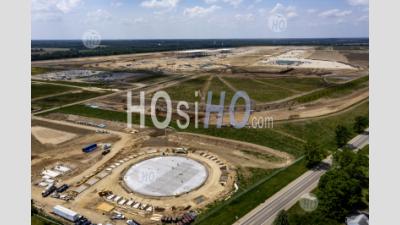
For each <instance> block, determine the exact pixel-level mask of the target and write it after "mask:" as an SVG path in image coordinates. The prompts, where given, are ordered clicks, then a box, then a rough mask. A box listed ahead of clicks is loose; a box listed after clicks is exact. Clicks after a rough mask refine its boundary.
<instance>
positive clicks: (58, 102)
mask: <svg viewBox="0 0 400 225" xmlns="http://www.w3.org/2000/svg"><path fill="white" fill-rule="evenodd" d="M106 93H108V92H92V91H82V92H80V93H69V94H65V95H59V96H54V97H49V98H44V99H40V100H37V101H34V102H32V107H33V108H38V107H40V108H41V109H42V110H43V109H49V108H53V107H58V106H62V105H65V104H69V103H73V102H78V101H82V100H85V99H89V98H94V97H97V96H100V95H104V94H106Z"/></svg>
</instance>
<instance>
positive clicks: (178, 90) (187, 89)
mask: <svg viewBox="0 0 400 225" xmlns="http://www.w3.org/2000/svg"><path fill="white" fill-rule="evenodd" d="M207 79H208V76H206V77H199V78H195V79H192V80H188V81H185V82H182V83H180V84H178V85H177V86H173V87H169V88H166V89H164V91H166V92H167V93H168V94H169V96H170V97H171V99H172V100H175V101H181V100H183V101H187V102H195V101H199V100H200V97H197V98H196V97H195V95H194V94H195V92H196V91H199V92H202V91H203V86H204V84H205V82H206V80H207Z"/></svg>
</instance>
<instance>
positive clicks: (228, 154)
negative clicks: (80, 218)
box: [32, 114, 293, 224]
mask: <svg viewBox="0 0 400 225" xmlns="http://www.w3.org/2000/svg"><path fill="white" fill-rule="evenodd" d="M53 118H56V119H57V120H52V119H48V118H38V117H34V118H33V120H32V124H33V126H39V125H40V126H41V127H46V128H48V129H52V130H57V131H60V132H64V131H68V132H70V133H73V134H75V135H77V137H75V138H73V139H70V140H68V141H65V142H63V143H61V144H56V145H55V144H53V145H50V144H45V145H44V144H41V143H39V142H38V141H37V140H36V141H37V142H38V143H36V144H37V145H35V146H33V149H32V152H33V155H35V157H33V159H32V182H33V183H32V198H33V199H34V201H35V202H36V203H37V205H38V206H39V207H40V208H43V209H44V210H45V211H47V212H50V211H51V208H52V207H53V206H54V205H57V204H61V205H64V206H66V207H68V208H71V209H73V210H75V211H77V212H79V213H81V214H83V215H85V216H86V217H88V218H90V219H92V220H94V221H95V222H102V223H104V222H107V221H110V217H109V216H110V214H109V213H105V212H103V211H100V210H99V209H97V206H98V205H99V204H101V203H102V202H105V201H106V200H105V199H104V198H101V197H99V195H98V192H99V191H101V190H110V191H112V192H113V193H115V194H118V195H121V196H123V197H125V198H131V199H135V200H136V201H139V202H141V203H145V204H151V205H152V206H157V207H160V208H164V211H163V212H154V214H160V213H161V214H167V215H179V214H180V213H182V212H184V211H185V210H186V209H187V208H188V207H190V208H191V209H201V208H203V207H204V206H205V205H208V204H210V203H212V202H214V201H215V200H216V199H221V198H225V197H226V196H229V195H230V194H231V193H232V190H233V183H234V181H235V177H236V171H235V168H237V167H239V166H240V167H258V168H264V169H272V168H279V167H282V166H287V165H288V164H289V163H291V162H292V160H293V157H292V156H291V155H288V154H286V153H284V152H280V151H277V150H274V149H270V148H267V147H263V146H258V145H253V144H249V143H244V142H239V141H231V140H227V139H222V138H214V137H208V136H205V135H191V134H185V133H169V135H168V136H167V137H168V138H167V137H165V136H164V135H163V132H161V133H157V132H148V131H146V130H143V131H141V132H140V133H139V134H130V133H129V132H128V131H126V130H124V129H120V125H118V123H116V124H115V125H112V124H110V123H115V122H110V121H108V124H107V127H113V128H116V129H117V130H120V131H115V130H108V132H109V133H108V134H98V133H96V132H95V131H96V130H97V129H98V128H96V127H89V126H84V125H80V124H74V123H71V122H66V121H65V120H70V121H71V117H68V116H65V115H64V116H61V115H58V114H56V115H55V116H54V115H53ZM72 119H79V120H81V119H82V118H75V117H73V118H72ZM97 122H100V121H97ZM142 132H143V133H142ZM141 137H142V138H141ZM88 142H90V143H92V142H95V143H99V142H110V143H113V147H112V151H111V153H109V154H108V155H106V156H101V154H100V152H99V151H97V152H96V151H95V152H93V153H89V154H86V153H83V152H82V150H81V147H82V146H83V144H84V143H88ZM205 143H207V144H205ZM42 146H46V149H43V148H42ZM176 146H185V147H188V148H189V149H190V152H189V154H188V155H187V157H190V158H193V159H195V160H197V161H199V162H201V163H203V165H205V166H206V168H207V171H208V178H207V180H206V182H205V183H204V184H203V185H202V186H200V187H199V188H197V189H196V190H193V191H191V192H189V193H187V194H183V195H181V196H179V197H162V198H154V197H151V198H149V197H148V196H142V195H140V194H135V193H131V192H130V191H129V190H127V189H126V188H124V185H123V181H122V180H121V179H122V176H123V174H124V171H126V169H128V168H129V166H130V165H132V164H134V163H136V162H138V161H140V160H143V159H144V158H147V157H153V156H155V155H160V154H161V152H165V153H166V154H172V152H171V148H175V147H176ZM223 146H230V147H229V148H228V147H223ZM168 149H169V150H168ZM154 150H156V151H155V152H154ZM251 152H253V153H251ZM200 153H205V154H207V156H210V157H212V158H210V157H206V156H205V155H201V154H200ZM250 153H251V154H250ZM131 154H139V155H141V156H140V157H137V158H134V159H132V160H131V161H127V162H126V163H124V164H123V165H124V166H120V167H117V168H115V169H114V170H113V171H112V173H111V175H109V176H107V177H106V178H104V179H102V180H100V181H99V182H97V183H96V184H95V185H93V186H91V187H89V188H88V189H87V190H85V191H84V192H83V193H81V194H79V195H78V196H77V197H76V198H75V199H74V200H71V201H69V202H65V201H63V200H59V199H54V198H51V197H47V198H43V197H41V195H40V193H41V191H42V188H39V187H38V186H36V185H35V181H36V180H37V179H38V178H39V177H40V172H41V171H42V170H43V168H51V167H52V166H54V165H56V164H58V163H63V164H64V165H67V166H69V167H70V168H71V169H72V171H71V172H70V173H68V174H65V175H62V176H61V177H60V178H57V180H58V182H59V183H68V184H70V185H71V186H72V187H71V188H74V187H76V186H77V185H80V184H81V183H82V181H87V180H88V179H90V177H92V176H94V174H96V173H99V171H101V170H104V168H106V167H107V166H109V165H111V164H113V163H115V162H119V161H120V160H121V159H124V158H125V159H126V158H127V156H128V155H131ZM258 155H262V156H263V157H258ZM221 165H226V166H227V169H228V174H227V176H228V177H227V180H226V181H225V182H226V183H224V185H222V184H221V183H220V177H221V176H222V170H221V169H220V167H221ZM198 199H201V200H198ZM109 204H111V205H113V206H114V207H115V209H116V210H118V211H121V212H124V213H125V215H126V216H127V217H128V218H134V219H135V220H138V221H140V222H142V223H143V224H156V223H157V222H154V221H153V222H152V221H151V220H150V216H151V214H150V215H149V214H146V213H143V211H141V210H133V209H128V208H126V207H122V206H120V205H118V204H117V203H115V202H114V203H113V202H109ZM113 224H124V222H123V221H119V222H116V223H115V222H114V223H113Z"/></svg>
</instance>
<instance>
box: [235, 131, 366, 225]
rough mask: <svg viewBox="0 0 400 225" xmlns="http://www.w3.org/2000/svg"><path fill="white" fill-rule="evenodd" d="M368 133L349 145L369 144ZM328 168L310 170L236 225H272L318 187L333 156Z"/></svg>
mask: <svg viewBox="0 0 400 225" xmlns="http://www.w3.org/2000/svg"><path fill="white" fill-rule="evenodd" d="M368 138H369V134H368V133H367V132H365V133H363V134H360V135H357V136H356V137H355V138H353V139H352V141H350V142H349V143H352V142H353V144H355V146H356V147H357V148H358V147H361V146H365V145H367V144H368ZM324 164H325V165H326V166H322V167H319V168H317V169H315V170H310V171H307V172H306V173H304V174H303V175H302V176H300V177H299V178H297V179H296V180H294V181H293V182H291V183H290V184H288V185H287V186H286V187H284V188H283V189H281V190H280V191H279V192H277V193H276V194H275V195H273V196H272V197H271V198H269V199H267V200H266V201H265V202H264V203H262V204H260V205H259V206H258V207H256V208H255V209H253V210H252V211H251V212H249V213H248V214H246V215H245V216H244V217H242V218H241V219H239V220H238V221H236V222H235V223H234V225H271V224H272V223H273V221H274V219H275V217H276V216H277V214H278V213H279V212H280V211H281V210H283V209H285V210H288V209H290V208H291V207H292V206H293V205H295V204H296V202H297V201H298V200H299V199H300V198H301V196H302V195H303V194H305V193H309V192H310V191H312V190H313V189H314V188H316V187H317V186H318V181H319V178H320V177H321V176H322V175H323V174H324V173H325V172H326V171H327V170H328V168H329V165H330V164H331V156H330V157H328V158H327V159H325V160H324Z"/></svg>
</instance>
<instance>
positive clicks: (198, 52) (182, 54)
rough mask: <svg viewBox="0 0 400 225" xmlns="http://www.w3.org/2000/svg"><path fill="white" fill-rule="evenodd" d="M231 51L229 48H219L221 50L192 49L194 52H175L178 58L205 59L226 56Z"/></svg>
mask: <svg viewBox="0 0 400 225" xmlns="http://www.w3.org/2000/svg"><path fill="white" fill-rule="evenodd" d="M230 52H232V50H231V49H230V48H221V49H194V50H183V51H178V52H177V57H178V58H197V57H205V56H212V55H217V54H226V53H230Z"/></svg>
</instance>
